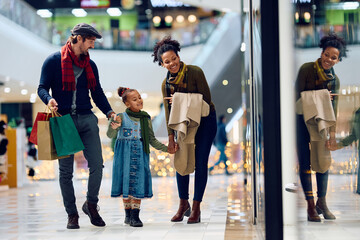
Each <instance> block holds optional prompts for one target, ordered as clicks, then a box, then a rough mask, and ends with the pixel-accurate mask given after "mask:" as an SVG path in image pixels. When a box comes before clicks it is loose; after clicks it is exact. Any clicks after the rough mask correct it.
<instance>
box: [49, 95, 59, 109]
mask: <svg viewBox="0 0 360 240" xmlns="http://www.w3.org/2000/svg"><path fill="white" fill-rule="evenodd" d="M47 106H48V107H49V108H50V110H53V111H55V112H56V111H57V110H58V104H57V102H56V100H55V99H54V98H52V99H50V100H49V102H48V104H47Z"/></svg>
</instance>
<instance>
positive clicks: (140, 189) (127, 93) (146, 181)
mask: <svg viewBox="0 0 360 240" xmlns="http://www.w3.org/2000/svg"><path fill="white" fill-rule="evenodd" d="M118 94H119V96H120V97H121V98H122V100H123V102H124V103H125V105H126V107H127V109H126V111H125V112H123V113H120V114H118V115H117V116H116V119H111V120H110V121H109V128H108V131H107V136H108V137H109V138H116V142H115V147H114V163H113V181H112V188H111V197H119V196H122V197H123V202H124V208H125V213H126V217H125V224H130V226H132V227H142V226H143V223H142V222H141V220H140V218H139V212H140V204H141V199H142V198H151V197H152V196H153V193H152V183H151V173H150V168H149V153H150V150H149V144H151V146H153V147H154V148H156V149H158V150H161V151H164V152H168V148H167V147H166V146H165V145H164V144H162V143H161V142H159V141H158V140H157V139H156V138H155V136H154V132H153V130H152V124H151V119H150V116H149V114H148V113H147V112H145V111H141V109H142V108H143V100H142V98H141V96H140V94H139V92H138V91H136V90H135V89H129V88H123V87H120V88H119V89H118Z"/></svg>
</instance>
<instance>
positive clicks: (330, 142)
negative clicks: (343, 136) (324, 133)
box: [325, 137, 339, 151]
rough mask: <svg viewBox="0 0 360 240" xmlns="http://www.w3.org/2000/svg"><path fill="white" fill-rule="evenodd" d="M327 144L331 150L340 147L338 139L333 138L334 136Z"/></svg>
mask: <svg viewBox="0 0 360 240" xmlns="http://www.w3.org/2000/svg"><path fill="white" fill-rule="evenodd" d="M325 146H326V148H327V149H329V150H330V151H335V150H337V149H339V146H338V144H337V143H336V139H335V138H332V137H330V139H329V140H327V141H326V142H325Z"/></svg>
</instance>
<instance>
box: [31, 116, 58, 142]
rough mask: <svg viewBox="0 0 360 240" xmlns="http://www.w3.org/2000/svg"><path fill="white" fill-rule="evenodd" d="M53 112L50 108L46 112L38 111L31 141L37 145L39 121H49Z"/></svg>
mask: <svg viewBox="0 0 360 240" xmlns="http://www.w3.org/2000/svg"><path fill="white" fill-rule="evenodd" d="M52 116H53V114H52V113H51V112H50V110H48V111H45V112H38V113H37V115H36V118H35V121H34V124H33V127H32V129H31V133H30V137H29V142H31V143H34V144H36V145H37V128H38V121H49V118H51V117H52Z"/></svg>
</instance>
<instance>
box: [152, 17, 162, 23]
mask: <svg viewBox="0 0 360 240" xmlns="http://www.w3.org/2000/svg"><path fill="white" fill-rule="evenodd" d="M160 22H161V18H160V17H159V16H155V17H153V23H154V24H155V25H158V24H160Z"/></svg>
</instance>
